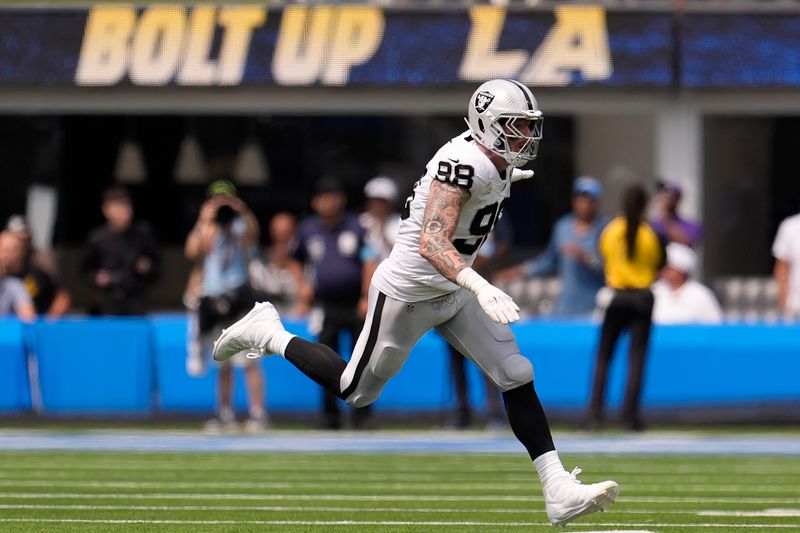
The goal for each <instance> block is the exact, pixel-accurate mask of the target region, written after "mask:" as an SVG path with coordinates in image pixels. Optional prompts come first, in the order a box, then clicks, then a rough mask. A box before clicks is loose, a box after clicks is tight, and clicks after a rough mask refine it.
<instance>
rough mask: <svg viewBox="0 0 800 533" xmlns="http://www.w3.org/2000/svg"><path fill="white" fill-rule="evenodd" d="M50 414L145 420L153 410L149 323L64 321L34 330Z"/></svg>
mask: <svg viewBox="0 0 800 533" xmlns="http://www.w3.org/2000/svg"><path fill="white" fill-rule="evenodd" d="M33 349H34V351H35V353H36V355H37V357H38V360H39V380H40V383H41V389H42V390H41V392H42V404H43V408H44V412H45V413H48V414H59V415H61V414H64V415H74V414H108V413H120V414H125V415H145V414H149V413H150V412H151V411H152V409H153V398H152V396H153V394H152V391H153V356H152V354H153V339H152V335H151V325H150V320H149V319H146V318H132V319H116V318H107V319H105V318H102V319H65V320H59V321H57V322H46V321H41V322H38V323H36V324H35V325H34V326H33Z"/></svg>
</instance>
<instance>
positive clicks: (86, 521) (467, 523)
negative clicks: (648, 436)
mask: <svg viewBox="0 0 800 533" xmlns="http://www.w3.org/2000/svg"><path fill="white" fill-rule="evenodd" d="M0 522H6V523H14V522H16V523H19V522H25V523H45V524H70V523H77V524H153V525H159V524H170V525H264V526H268V525H286V526H326V527H327V526H488V527H523V526H528V527H530V526H545V524H546V523H545V522H477V521H475V522H472V521H461V522H445V521H408V520H402V521H401V520H134V519H125V520H114V519H89V518H0ZM626 526H627V527H674V528H687V529H693V528H710V527H714V528H747V529H755V528H757V529H790V528H792V529H796V528H797V525H796V524H718V523H706V524H671V523H658V524H626V523H606V524H596V525H593V526H591V527H626ZM579 531H580V530H576V533H579ZM607 531H608V530H605V532H607ZM623 531H625V530H623Z"/></svg>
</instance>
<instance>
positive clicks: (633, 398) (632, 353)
mask: <svg viewBox="0 0 800 533" xmlns="http://www.w3.org/2000/svg"><path fill="white" fill-rule="evenodd" d="M646 205H647V195H646V193H645V192H644V189H643V188H642V187H640V186H638V185H633V186H630V187H628V188H627V189H625V191H624V192H623V197H622V210H623V214H622V215H621V216H618V217H617V218H615V219H614V220H612V221H611V222H610V223H609V224H608V226H606V228H605V229H604V230H603V233H602V235H601V236H600V253H601V254H602V256H603V259H604V260H605V275H606V285H607V286H608V288H609V290H610V291H612V292H613V295H611V296H610V302H609V303H608V306H607V307H606V309H605V317H604V318H603V325H602V329H601V332H600V345H599V347H598V350H597V361H596V365H595V374H594V386H593V389H592V397H591V403H590V405H589V412H588V420H587V424H588V426H589V427H590V428H595V427H598V426H599V425H600V424H601V423H602V421H603V408H604V403H605V389H606V384H607V381H608V367H609V365H610V363H611V358H612V356H613V355H614V348H615V347H616V344H617V340H618V339H619V337H620V335H621V334H622V331H623V330H626V329H627V330H628V331H629V332H630V346H629V349H628V383H627V386H626V388H625V400H624V402H623V405H622V422H623V425H624V426H625V427H626V428H628V429H632V430H641V429H643V425H642V420H641V418H640V414H639V400H640V396H641V392H642V378H643V375H644V362H645V355H646V353H647V347H648V343H649V341H650V329H651V326H652V314H653V293H652V291H651V290H650V286H651V285H652V284H653V282H654V281H655V279H656V275H657V274H658V271H659V268H660V267H661V265H662V263H663V260H664V252H663V250H662V246H661V242H660V241H659V239H658V235H656V233H655V231H653V228H652V227H651V226H650V225H649V224H648V223H647V222H645V221H644V211H645V207H646ZM603 291H606V289H603ZM598 296H600V295H598Z"/></svg>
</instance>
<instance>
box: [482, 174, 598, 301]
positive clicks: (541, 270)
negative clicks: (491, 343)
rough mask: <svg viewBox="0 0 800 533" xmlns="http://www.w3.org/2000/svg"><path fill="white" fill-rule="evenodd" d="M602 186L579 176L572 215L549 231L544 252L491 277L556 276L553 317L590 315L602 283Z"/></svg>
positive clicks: (588, 177)
mask: <svg viewBox="0 0 800 533" xmlns="http://www.w3.org/2000/svg"><path fill="white" fill-rule="evenodd" d="M602 193H603V187H602V185H600V182H599V181H597V179H595V178H593V177H591V176H581V177H580V178H578V179H576V180H575V182H574V183H573V186H572V212H571V213H568V214H566V215H564V216H563V217H561V218H560V219H559V220H558V221H557V222H556V225H555V227H554V228H553V235H552V237H551V238H550V243H549V244H548V245H547V249H545V251H544V252H542V253H541V254H540V255H539V256H537V257H535V258H533V259H530V260H528V261H526V262H524V263H522V264H520V265H516V266H513V267H510V268H508V269H505V270H502V271H500V272H498V273H497V274H496V275H495V278H494V279H495V281H496V282H498V283H507V282H509V281H511V280H512V279H515V278H518V277H522V276H527V277H531V276H546V275H551V274H555V273H558V276H559V277H560V278H561V293H560V294H559V296H558V299H557V300H556V302H555V305H554V307H553V313H552V314H553V315H554V316H584V315H590V314H591V313H592V311H593V310H594V308H595V296H596V295H597V291H599V290H600V289H601V288H602V287H603V285H604V283H605V281H604V278H603V262H602V260H601V258H600V253H599V251H598V249H597V243H598V242H599V240H600V233H601V232H602V231H603V228H604V227H605V225H606V223H607V222H608V219H607V218H605V217H601V216H599V215H598V214H597V204H598V201H599V200H600V196H601V195H602Z"/></svg>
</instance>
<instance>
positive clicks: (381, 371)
mask: <svg viewBox="0 0 800 533" xmlns="http://www.w3.org/2000/svg"><path fill="white" fill-rule="evenodd" d="M407 357H408V350H404V349H403V348H401V347H400V346H397V345H394V344H388V343H386V344H384V345H383V346H381V347H380V349H379V350H378V357H377V358H376V360H375V364H374V365H372V367H371V372H372V373H373V374H374V375H375V377H376V378H378V379H382V380H386V381H388V380H389V379H391V378H392V377H394V376H395V374H397V373H398V372H399V371H400V369H401V368H402V367H403V363H405V362H406V358H407Z"/></svg>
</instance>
